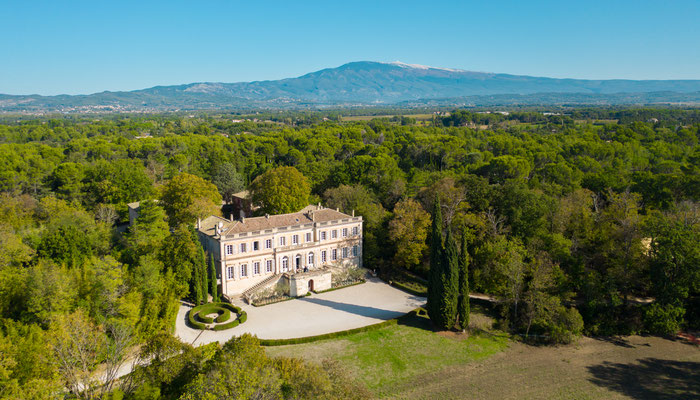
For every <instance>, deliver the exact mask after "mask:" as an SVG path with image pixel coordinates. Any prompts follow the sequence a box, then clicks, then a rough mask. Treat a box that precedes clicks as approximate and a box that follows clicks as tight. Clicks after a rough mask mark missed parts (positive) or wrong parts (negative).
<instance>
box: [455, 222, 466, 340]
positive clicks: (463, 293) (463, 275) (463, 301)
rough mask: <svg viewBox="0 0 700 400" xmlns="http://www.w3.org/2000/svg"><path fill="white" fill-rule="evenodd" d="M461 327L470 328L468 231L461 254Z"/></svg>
mask: <svg viewBox="0 0 700 400" xmlns="http://www.w3.org/2000/svg"><path fill="white" fill-rule="evenodd" d="M457 318H458V320H459V328H460V329H462V331H465V330H466V329H467V328H469V251H468V250H467V232H466V229H465V231H464V233H463V234H462V253H461V254H460V256H459V302H458V303H457Z"/></svg>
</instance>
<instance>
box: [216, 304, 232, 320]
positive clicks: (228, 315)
mask: <svg viewBox="0 0 700 400" xmlns="http://www.w3.org/2000/svg"><path fill="white" fill-rule="evenodd" d="M229 319H231V311H229V310H228V309H226V308H224V312H223V313H222V314H219V316H218V317H216V319H215V320H214V321H216V323H217V324H220V323H222V322H226V321H228V320H229Z"/></svg>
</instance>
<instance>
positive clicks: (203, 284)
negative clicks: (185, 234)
mask: <svg viewBox="0 0 700 400" xmlns="http://www.w3.org/2000/svg"><path fill="white" fill-rule="evenodd" d="M198 247H199V248H198V250H197V268H199V287H200V289H199V290H200V291H201V292H202V303H207V302H208V301H209V296H208V293H209V281H208V279H207V258H206V255H205V254H204V249H203V248H202V245H201V244H200V245H199V246H198Z"/></svg>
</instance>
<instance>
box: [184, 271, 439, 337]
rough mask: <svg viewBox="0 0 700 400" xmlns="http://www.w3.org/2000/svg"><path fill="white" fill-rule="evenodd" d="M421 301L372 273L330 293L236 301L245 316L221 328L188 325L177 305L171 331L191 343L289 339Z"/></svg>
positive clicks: (355, 324) (353, 324) (374, 318)
mask: <svg viewBox="0 0 700 400" xmlns="http://www.w3.org/2000/svg"><path fill="white" fill-rule="evenodd" d="M424 304H425V297H419V296H414V295H411V294H408V293H406V292H403V291H401V290H398V289H395V288H393V287H391V286H389V285H387V284H386V283H384V282H382V281H381V280H380V279H377V278H370V279H368V280H367V282H366V283H363V284H361V285H355V286H351V287H348V288H344V289H339V290H334V291H332V292H327V293H321V294H312V295H311V296H309V297H304V298H301V299H294V300H289V301H284V302H281V303H275V304H270V305H267V306H262V307H253V306H251V305H248V304H240V303H238V304H236V305H237V306H239V307H242V308H243V310H245V311H246V312H247V313H248V320H247V321H246V322H245V323H243V324H241V325H239V326H237V327H235V328H232V329H228V330H225V331H220V332H215V331H210V330H206V331H201V330H198V329H192V328H190V327H188V326H187V324H186V322H185V321H186V319H187V311H189V310H190V307H188V306H185V305H181V306H180V310H179V312H178V316H177V323H176V326H175V335H176V336H177V337H179V338H180V340H182V341H183V342H186V343H191V344H194V345H199V344H206V343H211V342H217V341H218V342H219V343H225V342H226V341H227V340H229V339H230V338H232V337H233V336H240V335H242V334H244V333H250V334H253V335H257V336H258V337H259V338H260V339H291V338H297V337H304V336H314V335H322V334H324V333H331V332H337V331H343V330H347V329H353V328H359V327H362V326H367V325H372V324H376V323H378V322H381V321H385V320H389V319H392V318H397V317H399V316H401V315H404V314H406V313H408V312H409V311H411V310H413V309H415V308H417V307H421V306H423V305H424Z"/></svg>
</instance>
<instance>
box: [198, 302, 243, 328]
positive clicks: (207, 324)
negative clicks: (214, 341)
mask: <svg viewBox="0 0 700 400" xmlns="http://www.w3.org/2000/svg"><path fill="white" fill-rule="evenodd" d="M232 314H233V316H235V317H234V318H233V320H231V317H232ZM247 319H248V315H247V314H246V312H245V311H242V310H241V309H240V308H239V307H236V306H234V305H233V304H229V303H223V302H220V303H207V304H202V305H200V306H197V307H194V308H192V309H191V310H190V311H189V312H188V313H187V322H188V323H189V325H190V327H192V328H195V329H202V330H205V329H209V330H213V331H223V330H226V329H230V328H233V327H236V326H238V325H240V324H242V323H244V322H245V321H246V320H247Z"/></svg>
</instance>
